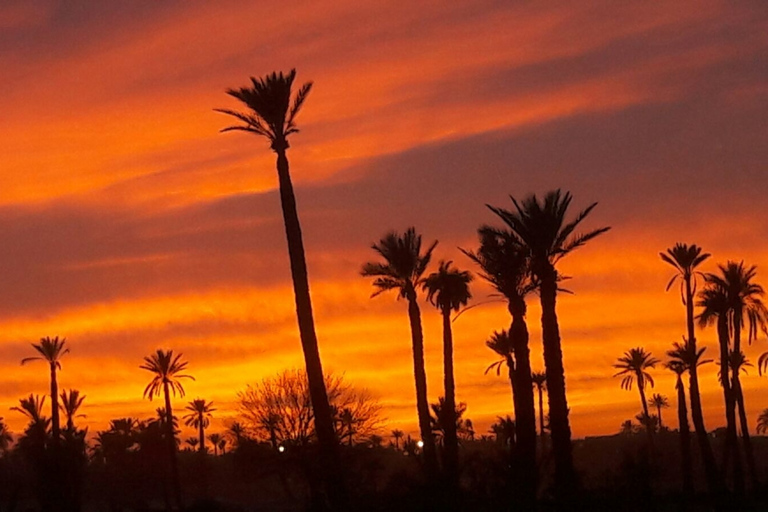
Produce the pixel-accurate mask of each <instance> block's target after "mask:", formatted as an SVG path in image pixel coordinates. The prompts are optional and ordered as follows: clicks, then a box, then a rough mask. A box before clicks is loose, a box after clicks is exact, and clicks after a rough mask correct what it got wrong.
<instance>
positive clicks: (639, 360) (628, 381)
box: [613, 347, 660, 432]
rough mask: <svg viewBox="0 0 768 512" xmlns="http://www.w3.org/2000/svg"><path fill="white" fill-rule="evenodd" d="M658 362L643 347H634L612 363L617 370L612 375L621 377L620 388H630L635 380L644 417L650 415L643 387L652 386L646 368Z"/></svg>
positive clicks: (654, 365) (651, 379)
mask: <svg viewBox="0 0 768 512" xmlns="http://www.w3.org/2000/svg"><path fill="white" fill-rule="evenodd" d="M659 362H660V361H659V360H658V359H656V358H654V357H652V356H651V353H650V352H646V351H645V349H644V348H641V347H636V348H632V349H629V350H628V351H627V352H624V355H623V356H621V357H620V358H619V359H618V361H617V362H616V364H614V365H613V367H614V368H616V369H618V370H619V371H618V372H617V373H615V374H614V377H620V376H621V377H622V379H621V388H622V389H626V390H631V389H632V383H633V382H635V381H637V390H638V391H639V392H640V402H641V403H642V405H643V415H644V417H645V418H650V416H651V415H650V414H649V413H648V402H647V401H646V398H645V387H646V386H647V385H650V386H651V387H653V377H651V374H650V373H648V370H650V369H652V368H655V367H656V364H657V363H659ZM649 432H650V430H649Z"/></svg>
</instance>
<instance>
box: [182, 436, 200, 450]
mask: <svg viewBox="0 0 768 512" xmlns="http://www.w3.org/2000/svg"><path fill="white" fill-rule="evenodd" d="M184 442H185V443H187V444H188V445H189V447H190V448H191V449H192V451H193V452H196V451H197V447H198V445H199V444H200V439H199V438H197V437H190V438H187V440H186V441H184Z"/></svg>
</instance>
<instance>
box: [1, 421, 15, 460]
mask: <svg viewBox="0 0 768 512" xmlns="http://www.w3.org/2000/svg"><path fill="white" fill-rule="evenodd" d="M12 442H13V435H12V434H11V431H10V430H9V429H8V425H6V424H5V420H4V419H3V418H2V417H0V452H2V453H3V454H5V453H8V448H9V447H10V446H11V443H12Z"/></svg>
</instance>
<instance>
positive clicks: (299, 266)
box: [216, 69, 347, 510]
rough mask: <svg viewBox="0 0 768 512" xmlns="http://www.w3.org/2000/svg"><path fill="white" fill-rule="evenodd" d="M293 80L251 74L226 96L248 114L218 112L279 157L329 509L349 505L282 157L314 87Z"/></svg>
mask: <svg viewBox="0 0 768 512" xmlns="http://www.w3.org/2000/svg"><path fill="white" fill-rule="evenodd" d="M295 78H296V70H295V69H292V70H291V71H290V72H289V73H287V74H283V73H282V72H281V73H276V72H275V73H272V74H270V75H267V76H266V77H264V78H254V77H251V85H250V86H246V87H241V88H239V89H228V90H227V94H229V95H230V96H232V97H234V98H236V99H238V100H239V101H241V102H242V103H243V104H244V105H245V106H246V107H247V109H248V111H247V112H237V111H234V110H230V109H216V110H217V111H218V112H222V113H224V114H228V115H230V116H233V117H235V118H236V119H238V120H239V121H241V122H242V123H243V124H241V125H237V126H230V127H228V128H224V129H223V130H222V131H230V130H239V131H245V132H248V133H252V134H254V135H259V136H262V137H265V138H266V139H267V140H269V143H270V148H271V149H272V151H274V152H275V154H276V155H277V176H278V181H279V188H280V204H281V206H282V210H283V221H284V224H285V235H286V239H287V241H288V255H289V258H290V262H291V276H292V278H293V292H294V297H295V300H296V315H297V318H298V323H299V336H300V338H301V346H302V349H303V352H304V362H305V366H306V370H307V377H308V379H309V388H310V396H311V398H312V408H313V410H314V411H315V414H314V421H315V429H316V431H317V438H318V442H319V443H320V449H321V453H322V456H323V459H324V464H323V465H324V466H325V467H326V471H325V472H324V474H323V475H322V477H324V479H325V483H326V486H327V489H326V491H327V492H328V499H329V501H330V503H329V506H330V508H332V509H334V510H340V509H344V508H346V507H347V504H346V503H347V498H346V491H345V489H344V482H343V480H342V478H341V473H340V471H341V464H340V460H339V455H338V448H337V444H338V440H337V439H336V436H335V434H334V430H333V418H332V417H331V408H330V403H329V401H328V394H327V391H326V389H325V382H324V380H323V366H322V363H321V361H320V351H319V348H318V344H317V334H316V333H315V323H314V319H313V314H312V300H311V297H310V292H309V277H308V273H307V262H306V258H305V256H304V241H303V240H302V235H301V224H300V222H299V215H298V212H297V210H296V196H295V194H294V191H293V183H292V182H291V175H290V170H289V165H288V157H287V155H286V152H287V150H288V147H289V144H288V137H289V136H290V135H292V134H294V133H298V131H299V129H298V127H297V126H296V117H297V115H298V113H299V111H300V110H301V107H302V105H304V102H305V101H306V99H307V96H308V95H309V91H310V90H311V89H312V82H307V83H305V84H304V85H302V86H301V87H300V88H299V90H298V91H297V92H296V94H295V95H294V94H293V93H292V88H293V82H294V80H295Z"/></svg>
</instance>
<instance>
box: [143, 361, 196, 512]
mask: <svg viewBox="0 0 768 512" xmlns="http://www.w3.org/2000/svg"><path fill="white" fill-rule="evenodd" d="M187 364H188V363H187V362H186V361H182V360H181V354H177V355H176V356H174V355H173V350H167V351H166V350H162V349H158V350H157V352H155V353H154V354H152V355H151V356H147V357H145V358H144V364H142V365H141V366H139V368H141V369H142V370H147V371H148V372H151V373H152V374H153V376H152V380H151V381H149V384H147V387H146V388H144V397H145V398H149V399H150V400H152V398H154V397H156V396H160V395H161V394H162V395H163V396H164V398H165V430H166V433H165V435H166V437H167V443H168V456H169V462H170V467H171V481H172V487H173V493H174V498H175V500H176V506H177V507H179V508H181V506H182V504H181V482H180V481H179V466H178V462H177V460H176V435H175V434H176V430H175V428H174V418H173V409H172V408H171V392H173V396H176V393H178V394H179V396H180V397H182V398H183V397H184V386H182V385H181V382H180V379H192V380H195V378H194V377H192V376H191V375H187V374H184V373H182V372H184V371H185V370H186V369H187Z"/></svg>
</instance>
